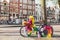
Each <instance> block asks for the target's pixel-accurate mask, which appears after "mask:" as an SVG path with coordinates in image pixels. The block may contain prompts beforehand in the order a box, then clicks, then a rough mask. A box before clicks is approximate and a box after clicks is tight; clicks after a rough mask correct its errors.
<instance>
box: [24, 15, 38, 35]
mask: <svg viewBox="0 0 60 40" xmlns="http://www.w3.org/2000/svg"><path fill="white" fill-rule="evenodd" d="M34 21H35V20H34V17H33V16H29V20H28V21H24V22H23V25H24V26H25V27H26V30H27V33H28V36H30V35H31V33H32V31H33V30H34V31H35V33H36V31H38V29H37V27H36V26H35V24H34Z"/></svg>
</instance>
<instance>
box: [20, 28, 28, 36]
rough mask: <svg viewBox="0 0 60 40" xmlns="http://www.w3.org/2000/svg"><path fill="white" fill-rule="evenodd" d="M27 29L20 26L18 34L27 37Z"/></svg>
mask: <svg viewBox="0 0 60 40" xmlns="http://www.w3.org/2000/svg"><path fill="white" fill-rule="evenodd" d="M26 32H27V31H26V30H25V27H21V28H20V35H21V36H23V37H27V33H26Z"/></svg>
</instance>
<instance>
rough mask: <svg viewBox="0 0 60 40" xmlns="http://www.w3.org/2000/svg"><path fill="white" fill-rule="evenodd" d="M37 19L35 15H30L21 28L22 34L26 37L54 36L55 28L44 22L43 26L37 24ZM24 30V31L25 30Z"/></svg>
mask: <svg viewBox="0 0 60 40" xmlns="http://www.w3.org/2000/svg"><path fill="white" fill-rule="evenodd" d="M34 23H35V20H34V17H33V16H29V20H28V21H26V20H25V21H24V22H23V25H24V27H22V28H21V29H20V35H22V36H25V37H37V36H38V37H52V35H53V28H52V27H51V26H50V25H46V24H43V25H42V26H41V27H40V26H36V25H35V24H34ZM22 30H23V31H24V32H23V31H22Z"/></svg>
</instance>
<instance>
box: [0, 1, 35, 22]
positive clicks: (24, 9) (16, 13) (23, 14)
mask: <svg viewBox="0 0 60 40" xmlns="http://www.w3.org/2000/svg"><path fill="white" fill-rule="evenodd" d="M8 1H9V2H8ZM8 1H7V0H2V1H1V2H0V3H1V6H0V7H1V10H0V11H1V12H0V13H3V16H4V18H6V19H8V20H12V22H13V21H16V19H21V18H22V19H24V18H27V17H28V16H29V15H34V14H35V0H8ZM6 14H7V15H6ZM3 16H2V17H3ZM7 17H8V18H7ZM4 18H3V19H4ZM4 20H5V19H4Z"/></svg>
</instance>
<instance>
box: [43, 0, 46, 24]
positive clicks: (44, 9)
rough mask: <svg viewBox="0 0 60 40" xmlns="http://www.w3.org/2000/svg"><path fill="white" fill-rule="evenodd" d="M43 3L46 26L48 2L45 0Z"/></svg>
mask: <svg viewBox="0 0 60 40" xmlns="http://www.w3.org/2000/svg"><path fill="white" fill-rule="evenodd" d="M43 3H44V24H47V14H46V0H44V1H43Z"/></svg>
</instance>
